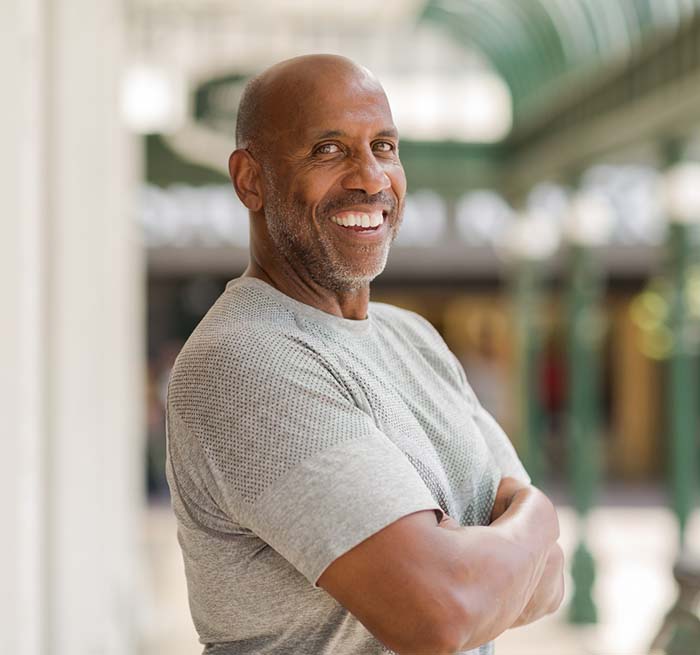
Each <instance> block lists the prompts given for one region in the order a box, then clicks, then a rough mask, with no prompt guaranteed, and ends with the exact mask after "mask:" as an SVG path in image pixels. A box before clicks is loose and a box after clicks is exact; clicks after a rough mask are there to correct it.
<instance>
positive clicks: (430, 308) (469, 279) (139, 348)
mask: <svg viewBox="0 0 700 655" xmlns="http://www.w3.org/2000/svg"><path fill="white" fill-rule="evenodd" d="M0 25H2V39H0V55H2V56H0V67H1V69H2V72H3V79H4V80H5V88H6V93H5V97H4V102H3V103H1V104H0V134H2V137H3V138H2V143H3V146H4V147H3V151H2V154H0V180H2V191H3V194H2V195H3V198H4V202H5V206H4V210H5V211H4V218H3V221H2V225H3V230H2V238H1V239H0V293H1V296H0V297H1V298H2V300H3V304H4V308H3V311H2V323H1V327H0V336H1V337H2V338H0V362H2V366H1V367H0V411H1V414H2V423H1V425H2V427H1V428H0V431H1V432H2V442H1V443H2V446H3V457H2V458H0V498H2V501H1V502H2V509H3V516H4V520H3V527H4V529H3V537H2V539H0V571H1V572H2V575H1V576H0V579H1V580H2V583H1V584H0V589H2V591H0V617H2V618H1V619H0V621H1V625H2V627H1V629H0V652H3V653H5V652H7V653H18V654H22V655H25V654H26V655H30V654H31V655H38V654H40V653H42V654H43V653H56V654H57V655H64V654H66V655H67V654H68V653H70V654H71V655H82V654H83V653H85V654H87V653H91V654H97V653H105V654H115V655H116V654H131V653H172V654H176V653H187V652H189V653H191V652H198V650H197V649H198V647H197V644H196V639H195V638H194V637H193V629H192V627H191V622H190V620H189V615H188V612H187V606H186V590H185V587H184V577H183V572H182V565H181V560H180V559H179V551H178V549H177V543H176V540H175V533H174V524H173V521H172V517H171V516H170V514H169V512H168V509H167V488H166V485H165V480H164V473H163V470H164V468H163V467H164V452H165V434H164V422H163V418H164V403H165V393H166V389H167V381H168V375H169V371H170V368H171V366H172V363H173V361H174V358H175V356H176V355H177V353H178V351H179V349H180V347H181V346H182V344H183V343H184V340H185V339H186V338H187V337H188V335H189V334H190V332H191V331H192V329H193V328H194V327H195V325H196V324H197V323H198V321H199V320H200V319H201V317H202V316H203V314H204V313H205V312H206V310H207V309H208V307H209V306H210V305H211V304H212V302H213V301H214V300H215V299H216V297H217V296H218V295H219V294H220V293H221V292H222V291H223V289H224V285H225V283H226V282H227V281H228V280H230V279H232V278H234V277H236V276H238V275H240V273H241V272H242V271H243V269H244V268H245V266H246V264H247V244H248V227H247V220H248V219H247V214H246V212H245V210H244V208H243V206H242V205H241V204H240V203H239V202H238V200H237V199H236V197H235V194H234V193H233V190H232V189H231V186H230V183H229V181H228V178H227V175H226V162H227V158H228V154H229V153H230V151H231V150H232V149H233V145H234V143H233V126H234V123H235V113H236V106H237V103H238V100H239V98H240V94H241V92H242V89H243V86H244V84H245V81H246V80H247V79H248V77H250V76H251V75H253V74H255V73H257V72H259V71H260V70H262V69H263V68H265V67H266V66H268V65H270V64H272V63H274V62H276V61H279V60H281V59H284V58H287V57H291V56H294V55H298V54H302V53H310V52H333V53H339V54H344V55H347V56H349V57H351V58H353V59H354V60H355V61H357V62H359V63H361V64H364V65H366V66H367V67H369V68H370V69H371V70H373V71H374V72H375V73H376V74H377V76H378V77H379V79H380V80H381V81H382V82H383V83H384V85H385V88H386V91H387V94H388V96H389V99H390V102H391V105H392V109H393V112H394V117H395V121H396V123H397V126H398V127H399V130H400V132H401V136H402V141H401V159H402V161H403V164H404V167H405V169H406V172H407V176H408V183H409V196H408V201H407V207H406V214H405V220H404V225H403V227H402V232H401V234H400V236H399V238H398V239H397V241H396V242H395V244H394V247H393V250H392V253H391V256H390V258H389V263H388V266H387V269H386V271H385V272H384V273H383V274H382V275H381V276H380V277H379V278H378V279H377V280H376V282H375V283H374V285H373V294H372V297H373V299H374V300H382V301H387V302H391V303H394V304H397V305H401V306H403V307H407V308H410V309H413V310H415V311H418V312H419V313H421V314H423V315H424V316H426V317H427V318H428V319H429V320H430V321H431V322H432V323H433V324H434V325H435V326H436V328H437V329H438V330H439V331H440V332H441V333H442V334H443V336H444V338H445V340H446V341H447V343H448V344H449V346H450V347H451V348H452V350H453V351H454V352H455V353H456V354H457V356H458V357H459V358H460V359H461V361H462V363H463V365H464V368H465V370H466V372H467V376H468V379H469V380H470V382H471V384H472V386H473V387H474V389H475V391H476V393H477V395H478V396H479V398H480V399H481V400H482V403H483V404H484V406H485V407H486V408H487V409H488V410H489V411H491V412H492V414H493V415H494V416H495V417H496V418H497V420H498V421H499V422H500V423H501V424H502V425H503V426H504V428H505V429H506V431H507V432H508V434H509V435H510V436H511V438H512V440H513V442H514V443H515V445H516V447H517V448H518V450H519V452H520V453H521V455H522V457H523V458H524V460H525V461H526V464H527V466H528V468H529V470H530V472H531V474H532V476H533V479H534V480H535V481H536V482H537V483H538V484H540V485H541V486H543V487H544V488H545V489H546V490H547V491H549V493H551V494H552V495H553V497H554V498H555V499H556V500H557V502H558V504H559V505H560V511H561V516H562V525H563V528H564V533H563V540H564V542H565V546H566V550H567V554H568V555H569V556H570V563H571V580H570V584H569V592H568V595H567V601H566V606H565V608H563V609H562V611H561V612H560V613H559V614H558V615H556V616H555V617H552V618H551V619H547V620H546V621H543V622H541V623H540V624H536V625H534V626H531V627H528V628H524V629H521V630H518V631H514V632H512V633H507V634H506V635H504V637H503V638H502V639H501V640H500V646H499V652H502V653H506V654H507V653H511V654H512V655H530V654H533V655H534V654H535V653H537V654H538V655H539V654H542V653H552V654H554V653H556V654H558V655H576V654H577V653H587V652H591V653H601V654H602V653H609V654H610V655H613V654H614V655H624V654H629V655H633V654H635V655H636V653H642V652H649V648H650V647H651V643H652V640H653V638H654V636H655V635H657V633H658V631H659V629H660V627H661V625H662V621H663V619H664V614H665V613H666V611H667V610H669V609H670V607H671V605H672V604H673V602H674V600H675V595H676V587H675V586H674V585H675V583H674V580H673V576H672V573H671V566H672V564H673V562H674V561H675V560H676V559H677V555H678V553H682V554H683V555H684V560H683V561H686V560H687V556H689V554H690V553H692V551H693V549H694V548H697V547H698V546H699V545H700V544H699V543H698V539H699V536H700V525H699V524H698V523H699V521H700V519H699V518H698V513H697V511H696V505H697V496H696V480H697V477H698V472H699V469H700V459H699V457H698V455H699V448H698V424H697V419H698V406H699V405H700V403H698V399H700V389H699V388H698V380H697V369H698V355H697V353H698V341H699V340H700V240H698V235H697V223H698V221H700V197H699V196H700V179H699V178H698V172H697V171H698V167H697V164H694V162H698V161H700V1H698V0H384V1H383V2H377V1H376V0H354V1H353V2H351V3H340V2H331V1H328V0H326V1H321V0H257V1H256V2H252V1H247V0H240V1H236V2H233V1H230V0H105V1H104V2H101V3H92V2H87V1H86V0H70V1H69V2H63V3H59V2H47V1H46V0H6V1H5V2H4V3H3V5H2V7H0ZM688 566H689V567H690V573H689V575H690V579H695V578H693V575H694V573H693V571H695V569H693V565H692V564H689V565H688ZM691 586H692V585H691ZM693 602H694V601H693ZM696 607H697V606H696ZM572 622H573V625H572ZM699 623H700V620H699ZM574 626H578V627H574ZM686 628H687V630H686V631H685V632H683V634H680V633H676V632H674V633H673V634H672V635H671V633H664V634H666V636H665V637H664V635H663V634H662V635H661V636H660V638H659V640H657V642H656V646H657V647H658V648H659V649H665V648H667V649H668V651H669V652H677V653H681V652H684V651H683V650H679V649H682V648H686V645H687V644H691V646H687V648H688V649H690V650H687V653H689V655H697V653H699V652H700V650H697V649H700V646H698V645H697V644H700V636H698V637H697V639H698V641H695V636H694V635H700V632H697V631H696V632H693V630H697V624H693V623H692V621H691V622H690V623H688V625H687V626H686ZM679 634H680V636H679ZM669 635H670V636H669ZM688 635H690V636H688ZM684 639H685V641H683V640H684ZM674 640H675V641H674ZM671 642H673V643H671ZM669 644H670V645H669ZM674 644H675V646H674ZM679 644H680V645H679ZM684 644H686V645H684ZM673 648H675V649H676V650H675V651H673ZM693 648H696V650H692V649H693ZM659 652H662V651H659Z"/></svg>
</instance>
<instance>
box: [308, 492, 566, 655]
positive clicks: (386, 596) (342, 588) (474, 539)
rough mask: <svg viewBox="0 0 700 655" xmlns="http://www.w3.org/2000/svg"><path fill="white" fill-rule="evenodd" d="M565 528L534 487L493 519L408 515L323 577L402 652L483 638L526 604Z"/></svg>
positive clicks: (445, 649)
mask: <svg viewBox="0 0 700 655" xmlns="http://www.w3.org/2000/svg"><path fill="white" fill-rule="evenodd" d="M558 536H559V531H558V523H557V520H556V513H555V511H554V508H553V507H552V504H551V503H550V502H549V500H548V499H547V498H546V497H545V496H544V494H542V493H541V492H539V491H538V490H537V489H535V488H534V487H529V486H528V487H527V488H523V489H520V490H518V491H517V492H515V493H514V494H513V495H512V497H511V498H510V499H509V503H508V505H507V507H506V508H505V509H504V511H503V513H502V514H501V515H500V516H499V517H498V518H497V519H496V520H495V521H494V522H493V523H492V524H491V525H490V526H486V527H482V526H474V527H466V528H461V527H459V526H458V525H457V524H456V523H455V522H454V521H452V520H451V519H446V520H444V521H443V522H442V523H440V524H439V525H438V522H437V519H436V517H435V514H434V513H433V512H431V511H425V512H416V513H415V514H411V515H409V516H406V517H404V518H402V519H400V520H398V521H396V522H395V523H393V524H392V525H390V526H388V527H387V528H385V529H384V530H381V531H380V532H378V533H377V534H375V535H373V536H372V537H370V538H369V539H367V540H365V541H364V542H362V543H361V544H359V545H358V546H356V547H355V548H353V549H352V550H351V551H349V552H348V553H345V554H344V555H343V556H341V557H339V558H338V559H337V560H335V561H334V562H333V563H332V564H331V565H330V566H329V567H328V568H327V569H326V571H324V573H323V574H322V575H321V577H320V578H319V581H318V584H319V586H321V587H322V588H323V589H325V590H326V591H328V593H329V594H331V595H332V596H333V597H334V598H336V599H337V600H338V602H340V603H341V604H342V605H343V606H345V607H346V608H347V609H348V610H349V611H350V612H352V613H353V614H354V615H355V616H356V617H357V618H358V619H359V620H360V621H361V622H362V623H363V624H364V625H365V627H366V628H367V629H368V630H369V631H370V632H371V633H372V634H374V635H375V636H376V637H377V638H378V639H379V640H380V641H382V642H383V643H384V644H386V645H387V646H388V647H389V648H391V649H392V650H395V651H397V652H398V653H401V654H402V655H409V654H411V655H413V654H418V653H426V652H430V653H435V654H436V655H439V654H443V653H445V654H447V653H454V652H456V651H458V650H463V649H469V648H475V647H477V646H479V645H481V644H483V643H486V642H488V641H490V640H491V639H493V638H494V637H496V636H497V635H499V634H500V633H502V632H503V631H504V630H506V629H507V628H509V627H511V626H512V625H513V624H514V623H515V622H516V621H517V620H518V618H519V617H520V616H521V615H522V614H523V611H524V610H525V608H526V607H527V605H528V603H529V602H530V600H531V599H532V597H533V594H534V593H535V590H536V589H537V586H538V583H539V582H540V578H541V577H542V574H543V572H544V571H545V567H546V563H547V558H548V553H549V551H550V549H551V548H552V546H553V545H554V543H555V542H556V540H557V538H558Z"/></svg>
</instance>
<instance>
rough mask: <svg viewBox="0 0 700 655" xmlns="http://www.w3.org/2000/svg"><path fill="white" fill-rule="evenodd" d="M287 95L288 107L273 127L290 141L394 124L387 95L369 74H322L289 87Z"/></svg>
mask: <svg viewBox="0 0 700 655" xmlns="http://www.w3.org/2000/svg"><path fill="white" fill-rule="evenodd" d="M287 99H288V100H287V102H286V103H284V104H283V105H282V106H284V105H286V108H287V111H286V112H284V114H283V115H281V116H278V117H277V121H275V122H277V128H278V129H277V130H274V131H276V132H279V133H281V134H280V136H284V137H286V138H285V140H286V141H287V142H288V143H289V142H292V143H298V144H302V143H306V142H308V141H313V140H315V139H318V138H322V137H323V136H324V135H327V134H329V133H334V132H337V133H342V134H343V135H347V136H358V137H360V136H364V135H369V134H374V133H377V132H386V131H387V130H391V129H393V128H394V122H393V119H392V116H391V109H390V107H389V102H388V100H387V98H386V95H385V94H384V91H383V89H382V88H381V86H380V85H379V84H378V82H377V81H376V80H375V79H374V78H371V77H369V76H358V75H355V76H347V75H341V76H333V75H323V76H319V77H318V78H316V79H313V80H309V81H307V83H306V84H297V85H295V86H294V88H289V89H288V95H287ZM273 120H274V119H273Z"/></svg>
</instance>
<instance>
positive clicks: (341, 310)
mask: <svg viewBox="0 0 700 655" xmlns="http://www.w3.org/2000/svg"><path fill="white" fill-rule="evenodd" d="M267 255H268V256H265V253H263V252H260V249H259V248H256V247H254V246H253V245H252V244H251V250H250V260H249V263H248V268H246V270H245V271H244V272H243V275H242V277H255V278H258V279H260V280H263V281H264V282H267V283H268V284H270V285H271V286H273V287H275V288H276V289H277V290H279V291H281V292H282V293H284V294H285V295H287V296H289V297H290V298H294V300H298V301H299V302H303V303H304V304H306V305H311V306H312V307H315V308H316V309H320V310H321V311H324V312H326V313H328V314H333V315H334V316H339V317H342V318H349V319H354V320H364V319H365V318H367V307H368V304H369V283H368V284H366V285H365V286H363V287H360V288H359V289H353V290H349V291H332V290H330V289H327V288H325V287H323V286H321V285H320V284H317V283H316V282H314V281H313V280H312V279H311V278H310V277H309V276H308V275H303V273H302V272H300V271H297V270H296V269H295V268H294V266H292V264H291V263H290V262H288V261H286V260H285V259H284V258H282V257H280V256H279V254H273V253H267Z"/></svg>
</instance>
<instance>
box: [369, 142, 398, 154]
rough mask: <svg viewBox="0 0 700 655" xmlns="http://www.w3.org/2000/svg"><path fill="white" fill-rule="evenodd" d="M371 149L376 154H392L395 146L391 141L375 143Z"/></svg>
mask: <svg viewBox="0 0 700 655" xmlns="http://www.w3.org/2000/svg"><path fill="white" fill-rule="evenodd" d="M372 149H373V150H376V151H378V152H393V151H394V150H396V146H395V145H394V144H393V143H392V142H391V141H375V142H374V143H373V144H372Z"/></svg>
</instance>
